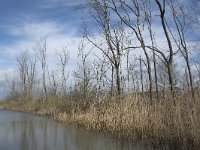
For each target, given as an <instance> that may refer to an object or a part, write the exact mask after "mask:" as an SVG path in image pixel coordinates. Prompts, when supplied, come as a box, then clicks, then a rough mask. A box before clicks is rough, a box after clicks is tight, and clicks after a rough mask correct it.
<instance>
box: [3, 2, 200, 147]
mask: <svg viewBox="0 0 200 150" xmlns="http://www.w3.org/2000/svg"><path fill="white" fill-rule="evenodd" d="M88 6H89V7H88V8H90V9H89V12H90V15H91V16H92V19H93V21H94V23H95V28H96V29H97V30H95V31H96V32H94V33H92V31H93V30H92V29H91V28H94V27H91V26H89V25H87V24H86V23H85V22H84V27H83V29H84V39H83V41H82V42H81V43H80V45H79V46H78V51H79V54H78V67H77V69H76V70H74V71H73V73H71V74H69V72H67V66H68V61H69V59H70V57H69V55H70V54H69V50H68V49H67V48H66V47H63V48H62V49H61V50H60V51H58V52H57V54H56V56H57V57H58V68H57V70H56V71H55V70H54V71H53V70H52V71H51V70H49V68H48V63H47V59H48V58H47V53H48V44H47V40H46V39H44V40H42V41H40V42H38V43H37V44H36V45H35V47H34V52H35V53H34V54H30V53H29V52H27V51H25V52H22V53H20V54H19V56H18V57H17V64H18V74H17V75H16V76H15V78H13V80H12V81H10V89H11V90H10V93H9V95H8V97H7V101H6V102H5V103H1V106H2V107H3V108H5V109H11V110H17V111H28V112H34V113H37V114H40V115H47V116H50V117H52V118H53V119H55V120H58V121H63V122H70V123H74V124H76V125H82V126H85V127H86V128H89V129H97V130H104V131H108V132H110V133H112V134H115V135H117V136H119V137H124V138H131V139H135V138H139V139H141V138H142V139H144V140H147V141H150V142H153V143H155V144H159V143H162V142H169V143H173V144H174V143H180V144H181V145H182V146H183V148H187V147H188V146H194V147H198V146H200V126H199V124H200V101H199V98H200V86H199V83H200V71H199V70H200V62H199V57H200V55H199V54H200V53H199V52H198V51H199V50H198V47H197V46H196V47H195V46H194V45H195V44H197V43H196V41H191V40H190V39H191V37H190V36H191V35H189V34H188V33H191V32H193V31H194V30H198V29H199V27H200V23H199V19H198V17H197V18H196V17H195V15H194V14H197V13H199V14H200V12H198V11H199V9H198V8H196V9H195V7H194V8H193V10H190V9H189V8H187V7H186V6H185V5H184V4H182V3H181V1H180V2H179V1H176V2H173V1H172V0H162V1H161V0H154V1H151V0H141V1H138V0H133V1H127V2H126V1H121V0H119V1H114V0H93V1H89V2H88ZM153 10H156V11H153ZM194 11H195V12H194ZM186 12H187V13H186ZM155 22H156V23H157V22H159V23H160V24H159V28H160V29H161V30H159V33H157V31H156V28H157V27H156V26H155ZM169 24H170V25H169ZM90 29H91V30H92V31H90ZM97 31H98V32H97ZM160 32H161V33H160ZM157 34H159V37H158V36H157ZM160 37H162V38H163V39H162V40H161V39H160ZM193 38H195V37H193ZM196 40H198V39H196ZM88 42H89V44H88ZM191 43H193V44H194V45H192V46H190V45H191ZM91 47H92V48H91ZM194 47H195V49H196V53H195V57H194V55H192V54H194ZM94 52H95V54H93V53H94ZM138 53H140V55H137V54H138ZM38 60H39V61H38ZM38 65H40V66H41V70H39V69H38ZM39 72H42V73H41V74H40V73H39ZM55 72H57V73H55ZM69 78H70V80H72V78H73V81H71V83H70V84H69ZM194 147H193V148H194ZM190 148H191V147H190Z"/></svg>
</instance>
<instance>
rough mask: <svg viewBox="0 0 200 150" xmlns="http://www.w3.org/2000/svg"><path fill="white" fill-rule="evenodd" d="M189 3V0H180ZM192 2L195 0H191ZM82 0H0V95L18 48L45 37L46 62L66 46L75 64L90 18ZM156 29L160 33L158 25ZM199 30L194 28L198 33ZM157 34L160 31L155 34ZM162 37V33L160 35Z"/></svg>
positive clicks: (13, 67)
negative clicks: (84, 24)
mask: <svg viewBox="0 0 200 150" xmlns="http://www.w3.org/2000/svg"><path fill="white" fill-rule="evenodd" d="M181 1H183V2H184V3H188V4H189V3H190V1H189V0H181ZM193 1H194V2H195V1H196V2H197V0H193ZM84 2H85V0H0V98H1V97H4V96H5V94H6V92H5V91H8V84H6V83H8V80H9V79H10V78H11V77H12V76H13V74H15V70H16V69H17V65H16V57H17V55H19V53H20V51H23V50H29V51H33V47H34V44H35V43H36V42H37V41H39V40H40V39H43V38H46V39H47V48H48V56H47V58H48V64H49V66H51V67H52V68H54V67H55V66H56V65H57V61H56V58H55V57H53V56H55V54H56V52H57V51H58V50H59V49H61V48H62V47H63V46H66V45H67V47H68V50H69V52H70V62H69V64H68V69H69V70H73V69H74V68H75V67H76V65H77V54H78V45H79V43H80V41H81V40H82V36H83V33H82V23H83V20H82V18H83V17H84V19H85V21H87V20H90V18H89V16H88V15H87V13H86V11H85V9H84V8H85V4H84ZM156 30H157V31H156V32H157V33H161V32H160V31H161V30H162V29H161V27H160V26H158V27H156ZM199 33H200V32H199V31H198V32H196V34H197V35H195V36H199ZM158 36H159V34H158ZM159 40H161V41H162V37H159Z"/></svg>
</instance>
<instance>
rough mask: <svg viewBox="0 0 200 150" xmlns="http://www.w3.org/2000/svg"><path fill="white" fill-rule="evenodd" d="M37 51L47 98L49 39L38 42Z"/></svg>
mask: <svg viewBox="0 0 200 150" xmlns="http://www.w3.org/2000/svg"><path fill="white" fill-rule="evenodd" d="M34 49H35V52H36V54H37V57H38V59H39V61H40V63H41V67H42V82H43V89H44V98H45V100H47V86H46V68H47V64H46V56H47V41H46V39H43V40H41V41H39V42H37V43H36V45H35V47H34Z"/></svg>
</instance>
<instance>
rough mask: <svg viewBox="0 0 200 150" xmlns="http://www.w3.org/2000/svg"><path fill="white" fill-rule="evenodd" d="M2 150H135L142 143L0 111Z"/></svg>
mask: <svg viewBox="0 0 200 150" xmlns="http://www.w3.org/2000/svg"><path fill="white" fill-rule="evenodd" d="M0 149H1V150H132V149H152V148H151V147H149V146H148V147H147V146H145V145H144V144H142V143H138V142H137V144H136V143H132V142H128V141H120V140H117V139H114V138H111V137H110V136H109V135H106V134H104V133H96V132H92V131H87V130H85V129H83V128H78V129H77V128H75V127H73V126H70V125H67V126H66V125H64V124H61V123H57V122H54V121H52V120H49V119H47V118H44V117H38V116H34V115H31V114H27V113H16V112H10V111H3V110H0Z"/></svg>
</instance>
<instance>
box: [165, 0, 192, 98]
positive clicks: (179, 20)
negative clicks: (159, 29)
mask: <svg viewBox="0 0 200 150" xmlns="http://www.w3.org/2000/svg"><path fill="white" fill-rule="evenodd" d="M168 5H169V6H170V8H171V11H172V16H173V21H174V23H175V27H176V30H177V34H176V35H175V34H174V33H173V32H172V31H171V35H172V37H173V40H174V42H175V43H176V46H177V47H178V48H179V50H180V52H181V54H182V56H183V58H184V60H185V62H186V66H187V71H186V73H187V72H188V76H189V77H188V78H189V83H190V84H189V87H190V91H191V94H192V97H193V98H194V90H193V89H194V88H193V77H192V71H191V67H190V60H189V53H190V52H189V51H190V48H189V46H188V42H187V37H186V34H187V29H188V28H189V20H188V16H187V13H186V10H185V8H184V7H183V6H182V5H181V4H180V3H178V2H177V3H174V2H172V0H168Z"/></svg>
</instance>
